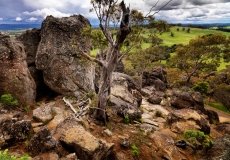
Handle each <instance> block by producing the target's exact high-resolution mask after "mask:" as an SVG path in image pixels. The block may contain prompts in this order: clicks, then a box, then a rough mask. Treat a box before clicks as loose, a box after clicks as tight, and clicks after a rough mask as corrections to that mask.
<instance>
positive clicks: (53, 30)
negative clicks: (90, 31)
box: [35, 15, 95, 97]
mask: <svg viewBox="0 0 230 160" xmlns="http://www.w3.org/2000/svg"><path fill="white" fill-rule="evenodd" d="M89 25H90V23H89V21H88V20H87V19H86V18H84V17H83V16H81V15H74V16H70V17H64V18H54V17H52V16H48V17H47V18H46V19H45V20H44V21H43V23H42V27H41V41H40V43H39V46H38V49H37V54H36V60H35V63H36V67H37V69H39V70H42V71H43V76H44V82H45V84H46V85H47V86H48V87H49V88H51V89H52V90H53V91H55V92H57V93H60V94H63V95H74V96H76V97H78V96H82V95H83V94H85V93H88V92H89V91H92V90H94V77H95V68H94V66H93V64H92V63H91V62H89V61H86V60H85V59H84V58H82V57H81V56H80V55H78V52H79V48H81V50H84V51H86V52H87V53H89V52H90V47H91V42H90V39H89V38H84V37H83V36H81V33H82V30H83V29H84V28H85V27H86V26H89Z"/></svg>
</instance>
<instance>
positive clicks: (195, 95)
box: [170, 89, 205, 113]
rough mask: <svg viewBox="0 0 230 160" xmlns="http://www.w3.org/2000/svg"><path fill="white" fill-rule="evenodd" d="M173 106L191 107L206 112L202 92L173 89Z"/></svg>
mask: <svg viewBox="0 0 230 160" xmlns="http://www.w3.org/2000/svg"><path fill="white" fill-rule="evenodd" d="M170 98H171V101H170V102H171V106H172V107H174V108H177V109H183V108H189V109H194V110H196V111H199V112H202V113H203V112H205V108H204V102H203V97H202V95H201V94H200V92H187V91H179V90H177V89H174V90H172V95H171V97H170Z"/></svg>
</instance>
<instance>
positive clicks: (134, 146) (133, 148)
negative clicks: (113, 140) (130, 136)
mask: <svg viewBox="0 0 230 160" xmlns="http://www.w3.org/2000/svg"><path fill="white" fill-rule="evenodd" d="M131 148H132V155H133V156H138V155H139V154H140V151H139V149H138V148H137V146H136V145H132V146H131Z"/></svg>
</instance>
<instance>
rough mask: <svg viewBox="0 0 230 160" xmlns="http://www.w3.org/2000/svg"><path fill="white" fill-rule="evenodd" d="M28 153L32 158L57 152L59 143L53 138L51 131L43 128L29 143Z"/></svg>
mask: <svg viewBox="0 0 230 160" xmlns="http://www.w3.org/2000/svg"><path fill="white" fill-rule="evenodd" d="M28 151H29V153H30V154H31V155H32V156H36V155H39V154H41V153H46V152H52V151H54V152H56V151H57V141H56V140H55V139H54V138H53V137H52V135H51V133H50V130H49V129H48V128H47V127H46V126H44V127H42V128H41V129H40V130H39V131H38V132H37V133H36V134H35V135H34V136H33V137H32V138H31V140H30V141H29V143H28Z"/></svg>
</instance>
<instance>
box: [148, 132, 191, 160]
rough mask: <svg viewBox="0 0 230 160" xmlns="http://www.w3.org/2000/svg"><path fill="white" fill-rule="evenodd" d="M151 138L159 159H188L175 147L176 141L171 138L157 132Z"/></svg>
mask: <svg viewBox="0 0 230 160" xmlns="http://www.w3.org/2000/svg"><path fill="white" fill-rule="evenodd" d="M150 138H151V139H153V143H154V144H155V148H156V151H155V152H156V154H157V155H158V156H159V157H162V158H161V159H170V160H184V159H187V158H188V157H186V156H185V155H184V154H182V153H181V152H180V151H179V148H177V147H176V146H175V145H174V140H173V139H172V138H171V137H170V136H168V135H166V134H163V133H161V132H158V131H156V132H154V134H151V135H150ZM153 148H154V147H153Z"/></svg>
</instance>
